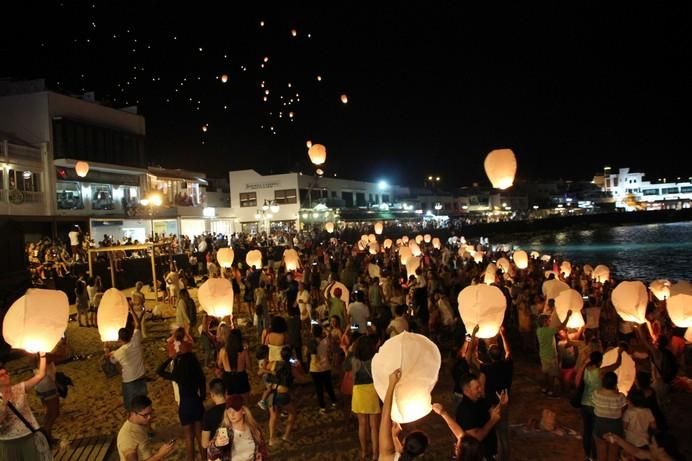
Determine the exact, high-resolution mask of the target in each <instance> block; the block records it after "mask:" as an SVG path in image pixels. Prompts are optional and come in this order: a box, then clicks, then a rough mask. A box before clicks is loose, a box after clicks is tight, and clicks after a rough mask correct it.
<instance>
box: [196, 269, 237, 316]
mask: <svg viewBox="0 0 692 461" xmlns="http://www.w3.org/2000/svg"><path fill="white" fill-rule="evenodd" d="M197 299H199V304H200V306H202V309H204V311H205V312H206V313H207V314H209V315H210V316H212V317H217V318H222V317H226V316H228V315H232V314H233V286H232V285H231V282H230V281H229V280H228V279H224V278H211V279H208V280H207V281H206V282H204V283H203V284H202V285H201V286H200V287H199V290H197Z"/></svg>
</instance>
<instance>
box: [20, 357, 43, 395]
mask: <svg viewBox="0 0 692 461" xmlns="http://www.w3.org/2000/svg"><path fill="white" fill-rule="evenodd" d="M45 377H46V353H45V352H41V354H40V355H39V361H38V373H36V374H35V375H34V376H32V377H31V378H29V379H27V380H26V381H24V390H25V391H26V392H29V390H31V389H32V388H33V387H34V386H35V385H37V384H38V383H40V382H41V380H42V379H43V378H45Z"/></svg>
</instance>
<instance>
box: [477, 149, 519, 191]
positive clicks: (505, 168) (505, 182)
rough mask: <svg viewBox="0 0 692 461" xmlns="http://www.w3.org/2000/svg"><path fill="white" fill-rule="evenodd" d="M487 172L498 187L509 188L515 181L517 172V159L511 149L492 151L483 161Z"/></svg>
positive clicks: (495, 186) (494, 185) (493, 183)
mask: <svg viewBox="0 0 692 461" xmlns="http://www.w3.org/2000/svg"><path fill="white" fill-rule="evenodd" d="M483 166H484V167H485V174H487V175H488V179H489V180H490V182H491V183H492V185H493V187H494V188H496V189H501V190H504V189H507V188H508V187H511V186H512V184H513V183H514V175H515V174H516V172H517V159H516V157H515V156H514V152H512V150H511V149H496V150H493V151H491V152H490V153H489V154H488V155H487V156H486V157H485V162H484V163H483Z"/></svg>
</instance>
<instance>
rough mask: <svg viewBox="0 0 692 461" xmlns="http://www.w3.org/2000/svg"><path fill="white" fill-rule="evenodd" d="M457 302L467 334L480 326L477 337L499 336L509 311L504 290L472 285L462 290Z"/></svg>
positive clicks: (489, 286) (491, 286)
mask: <svg viewBox="0 0 692 461" xmlns="http://www.w3.org/2000/svg"><path fill="white" fill-rule="evenodd" d="M457 301H458V303H459V315H460V316H461V320H462V321H463V322H464V326H465V327H466V331H467V332H471V331H473V330H474V329H475V328H476V325H479V329H478V333H476V337H478V338H484V339H488V338H494V337H495V336H497V333H498V332H499V331H500V327H501V326H502V321H503V320H504V318H505V310H506V309H507V299H506V298H505V295H504V294H503V293H502V290H500V289H499V288H498V287H496V286H493V285H484V284H478V285H471V286H468V287H466V288H464V289H463V290H461V292H460V293H459V297H458V298H457Z"/></svg>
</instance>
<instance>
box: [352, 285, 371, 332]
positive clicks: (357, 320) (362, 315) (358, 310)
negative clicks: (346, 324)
mask: <svg viewBox="0 0 692 461" xmlns="http://www.w3.org/2000/svg"><path fill="white" fill-rule="evenodd" d="M363 301H365V293H364V292H363V291H360V290H359V291H356V301H355V302H352V303H351V304H349V305H348V310H347V312H348V316H349V317H350V318H351V325H358V332H359V333H360V334H363V335H365V334H368V320H369V319H370V309H369V308H368V306H367V305H365V303H364V302H363Z"/></svg>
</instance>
